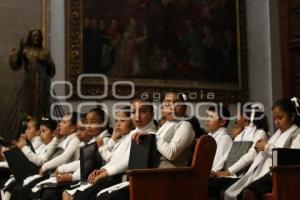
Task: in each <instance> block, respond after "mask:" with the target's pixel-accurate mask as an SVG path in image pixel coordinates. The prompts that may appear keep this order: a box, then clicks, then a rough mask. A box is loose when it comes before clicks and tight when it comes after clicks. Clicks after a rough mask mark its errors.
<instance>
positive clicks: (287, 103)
mask: <svg viewBox="0 0 300 200" xmlns="http://www.w3.org/2000/svg"><path fill="white" fill-rule="evenodd" d="M296 101H297V102H298V104H299V100H298V99H296ZM275 107H279V108H280V109H281V110H282V111H283V112H285V113H287V114H288V116H289V117H291V118H292V117H293V116H294V117H295V118H294V123H295V124H296V125H297V126H300V116H299V115H298V111H297V107H296V105H295V103H294V102H292V100H291V99H290V98H285V99H280V100H278V101H276V102H275V103H274V105H273V106H272V110H273V109H275Z"/></svg>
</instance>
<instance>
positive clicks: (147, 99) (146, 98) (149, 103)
mask: <svg viewBox="0 0 300 200" xmlns="http://www.w3.org/2000/svg"><path fill="white" fill-rule="evenodd" d="M136 101H141V102H144V103H146V106H148V107H149V108H150V111H151V112H152V113H153V112H154V106H153V99H152V98H151V97H150V95H147V96H143V97H140V96H136V97H134V98H133V99H131V101H130V103H131V104H133V103H134V102H136Z"/></svg>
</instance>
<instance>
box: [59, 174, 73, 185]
mask: <svg viewBox="0 0 300 200" xmlns="http://www.w3.org/2000/svg"><path fill="white" fill-rule="evenodd" d="M55 177H56V180H57V182H58V183H65V182H71V181H72V175H71V174H58V175H56V176H55Z"/></svg>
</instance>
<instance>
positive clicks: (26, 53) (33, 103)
mask: <svg viewBox="0 0 300 200" xmlns="http://www.w3.org/2000/svg"><path fill="white" fill-rule="evenodd" d="M9 64H10V66H11V68H12V69H13V70H18V69H20V68H23V69H24V70H25V76H26V77H25V82H24V84H23V86H22V88H21V90H20V92H19V94H18V97H19V98H18V101H19V102H18V103H17V104H24V106H23V108H22V109H20V111H21V112H25V113H27V114H28V115H31V116H33V117H43V116H49V114H50V79H51V78H52V77H53V76H54V75H55V66H54V63H53V61H52V58H51V56H50V52H49V51H48V49H46V48H44V47H43V36H42V32H41V30H39V29H33V30H30V31H29V34H28V37H27V39H26V40H25V41H24V39H22V40H21V42H20V48H19V49H12V51H11V55H10V59H9ZM21 101H22V102H21ZM16 106H17V105H16Z"/></svg>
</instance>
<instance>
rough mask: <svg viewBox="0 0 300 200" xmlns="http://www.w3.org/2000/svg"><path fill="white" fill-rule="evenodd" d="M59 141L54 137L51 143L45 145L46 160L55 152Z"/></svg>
mask: <svg viewBox="0 0 300 200" xmlns="http://www.w3.org/2000/svg"><path fill="white" fill-rule="evenodd" d="M60 140H61V139H57V137H54V138H53V139H52V140H51V142H50V143H49V144H48V145H47V153H46V157H47V158H49V157H50V156H51V155H52V154H53V153H54V152H55V151H56V149H57V146H58V144H59V142H60Z"/></svg>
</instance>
